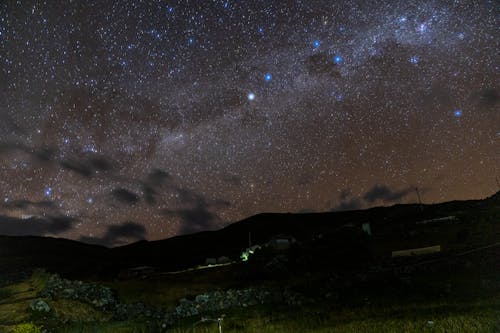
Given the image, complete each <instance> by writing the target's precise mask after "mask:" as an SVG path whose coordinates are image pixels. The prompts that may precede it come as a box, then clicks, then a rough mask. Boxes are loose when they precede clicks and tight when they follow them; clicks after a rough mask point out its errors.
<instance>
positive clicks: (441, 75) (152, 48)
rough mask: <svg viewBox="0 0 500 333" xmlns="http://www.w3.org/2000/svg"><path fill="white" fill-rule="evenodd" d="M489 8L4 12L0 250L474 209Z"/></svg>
mask: <svg viewBox="0 0 500 333" xmlns="http://www.w3.org/2000/svg"><path fill="white" fill-rule="evenodd" d="M499 27H500V5H499V3H498V1H484V0H478V1H458V0H457V1H437V0H436V1H407V0H395V1H362V0H345V1H344V0H340V1H325V0H304V1H302V0H295V1H274V0H268V1H235V0H233V1H230V0H224V1H219V0H210V1H209V0H204V1H161V0H155V1H131V0H120V1H117V0H115V1H112V0H110V1H92V0H90V1H87V0H85V1H83V0H64V1H25V0H18V1H13V0H7V1H2V2H1V3H0V101H1V103H0V199H1V201H0V204H1V205H0V233H3V234H10V235H14V234H36V235H52V236H58V237H66V238H71V239H77V240H82V241H87V242H94V243H102V244H107V245H118V244H124V243H127V242H130V241H134V240H136V239H141V238H146V239H150V240H154V239H162V238H166V237H171V236H174V235H178V234H184V233H190V232H195V231H199V230H208V229H216V228H220V227H223V226H225V225H227V224H229V223H231V222H234V221H237V220H240V219H242V218H245V217H248V216H250V215H253V214H256V213H260V212H312V211H333V210H345V209H359V208H366V207H372V206H378V205H392V204H395V203H409V202H416V201H417V195H416V193H415V187H418V188H419V191H420V195H421V197H422V200H423V201H424V202H425V203H433V202H441V201H447V200H455V199H473V198H484V197H486V196H489V195H491V194H492V193H494V192H496V191H497V190H498V188H499V185H498V180H496V178H498V177H500V149H499V148H500V113H499V100H500V90H499V85H498V82H499V73H500V71H499V66H500V56H499V50H500V48H499V43H500V39H499V38H498V36H499V35H500V31H499V30H500V28H499Z"/></svg>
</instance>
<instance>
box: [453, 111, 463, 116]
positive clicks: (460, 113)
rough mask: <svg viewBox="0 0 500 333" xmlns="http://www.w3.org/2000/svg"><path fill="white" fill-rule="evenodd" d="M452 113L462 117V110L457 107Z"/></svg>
mask: <svg viewBox="0 0 500 333" xmlns="http://www.w3.org/2000/svg"><path fill="white" fill-rule="evenodd" d="M453 115H454V116H455V117H457V118H460V117H462V110H460V109H457V110H455V111H453Z"/></svg>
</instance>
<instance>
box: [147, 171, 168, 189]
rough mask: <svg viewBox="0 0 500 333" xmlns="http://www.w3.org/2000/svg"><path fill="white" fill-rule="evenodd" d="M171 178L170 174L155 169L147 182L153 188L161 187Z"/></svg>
mask: <svg viewBox="0 0 500 333" xmlns="http://www.w3.org/2000/svg"><path fill="white" fill-rule="evenodd" d="M171 178H172V177H171V176H170V175H169V173H168V172H166V171H163V170H160V169H155V170H153V171H152V172H151V173H150V174H149V175H148V177H147V182H148V184H150V185H153V186H161V185H163V184H164V183H165V182H166V181H168V180H170V179H171Z"/></svg>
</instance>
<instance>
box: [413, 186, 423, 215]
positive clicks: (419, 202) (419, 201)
mask: <svg viewBox="0 0 500 333" xmlns="http://www.w3.org/2000/svg"><path fill="white" fill-rule="evenodd" d="M415 192H417V198H418V204H419V205H420V210H421V211H423V210H424V207H423V206H422V199H421V198H420V192H419V191H418V187H416V186H415Z"/></svg>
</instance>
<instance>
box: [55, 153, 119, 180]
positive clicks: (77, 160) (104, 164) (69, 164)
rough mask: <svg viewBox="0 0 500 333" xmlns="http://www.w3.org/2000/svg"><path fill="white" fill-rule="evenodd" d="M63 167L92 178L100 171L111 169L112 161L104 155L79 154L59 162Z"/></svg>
mask: <svg viewBox="0 0 500 333" xmlns="http://www.w3.org/2000/svg"><path fill="white" fill-rule="evenodd" d="M59 164H60V166H61V167H62V168H63V169H66V170H69V171H73V172H75V173H77V174H79V175H80V176H83V177H86V178H90V177H92V176H93V175H95V174H96V172H98V171H109V170H111V169H112V163H111V161H109V160H108V159H107V158H106V157H104V156H93V155H92V156H79V157H73V158H69V159H66V160H61V161H60V162H59Z"/></svg>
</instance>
